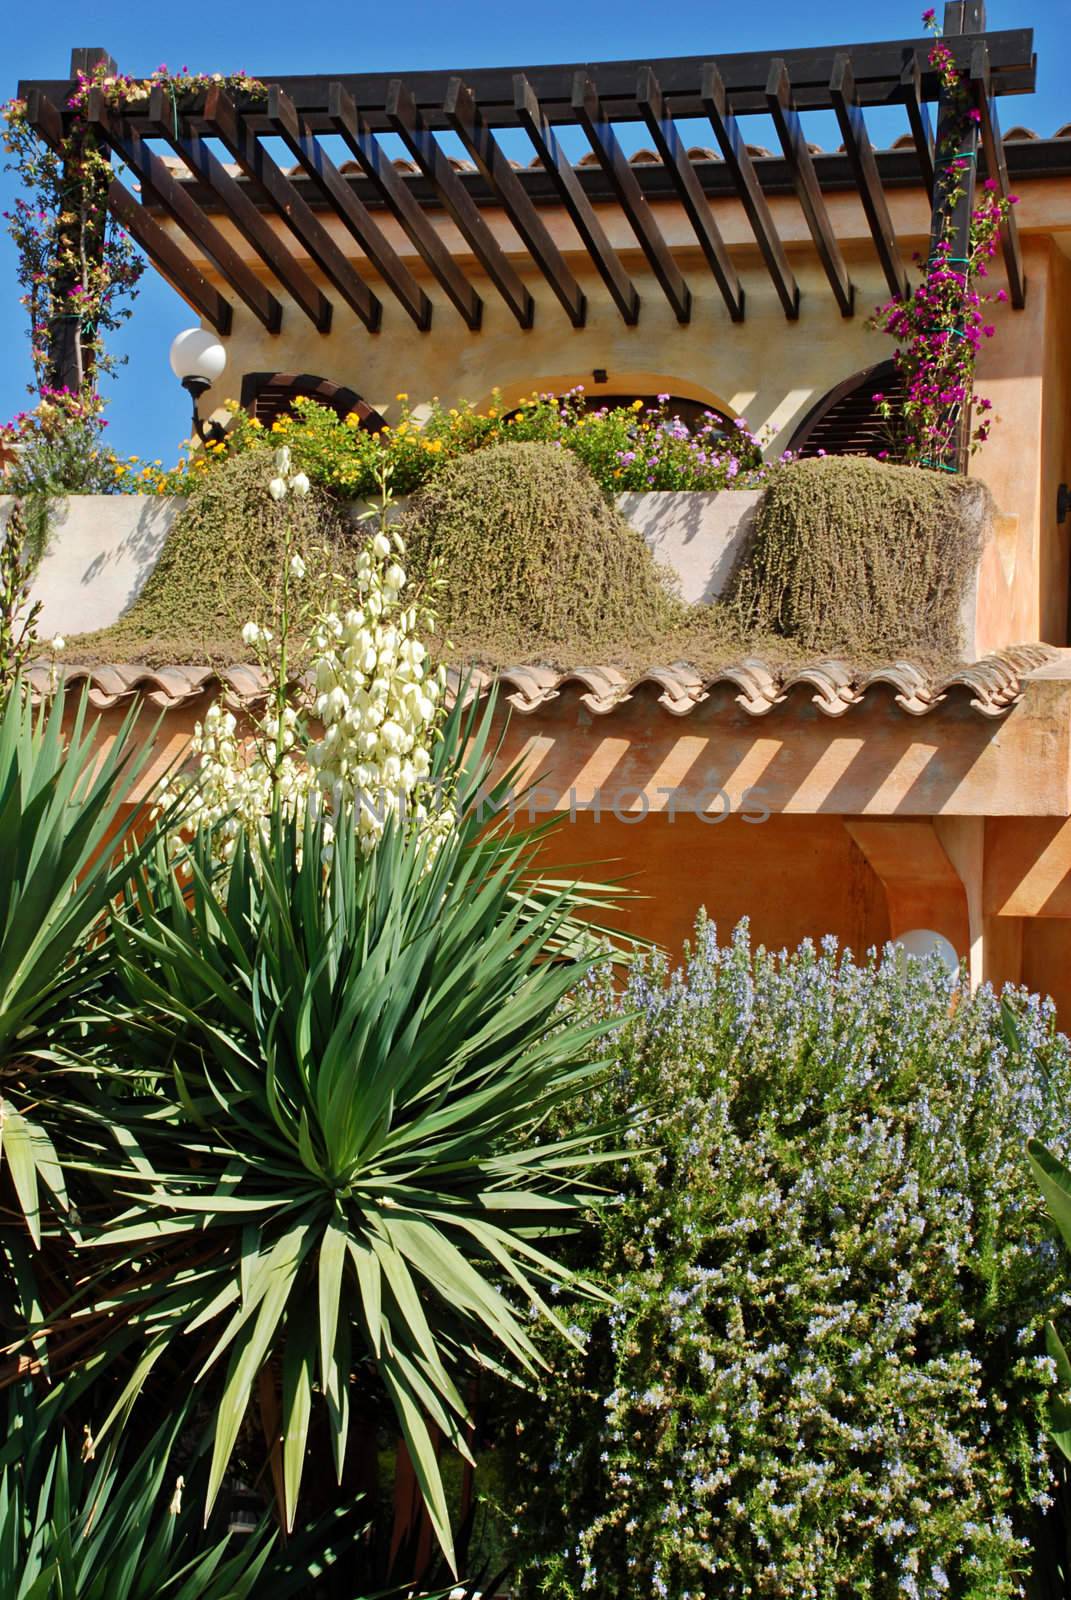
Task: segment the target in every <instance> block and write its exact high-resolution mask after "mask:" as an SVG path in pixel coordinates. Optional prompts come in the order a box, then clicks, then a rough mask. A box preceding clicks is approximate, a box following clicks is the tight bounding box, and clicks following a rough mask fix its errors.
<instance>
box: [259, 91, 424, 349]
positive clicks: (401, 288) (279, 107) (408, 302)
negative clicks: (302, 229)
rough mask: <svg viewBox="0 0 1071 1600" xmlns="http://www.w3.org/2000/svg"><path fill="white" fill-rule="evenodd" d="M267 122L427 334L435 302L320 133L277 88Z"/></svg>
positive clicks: (270, 101) (404, 307)
mask: <svg viewBox="0 0 1071 1600" xmlns="http://www.w3.org/2000/svg"><path fill="white" fill-rule="evenodd" d="M267 119H268V122H269V123H270V124H271V127H272V131H273V132H275V133H277V134H278V135H279V137H280V138H281V139H282V140H283V142H284V143H285V144H286V145H287V146H288V147H289V149H290V151H291V152H292V154H293V155H294V156H296V157H297V160H298V162H299V163H300V165H301V167H302V168H303V169H304V171H305V172H306V173H307V174H308V176H309V177H310V178H311V179H312V181H313V183H314V184H315V185H316V187H317V188H318V189H319V191H320V193H321V194H322V195H323V197H324V199H325V200H327V201H328V203H329V204H330V205H331V207H332V209H333V210H334V212H335V215H336V216H337V217H338V218H339V220H340V221H341V222H342V223H343V225H344V226H345V227H346V228H347V229H348V230H349V232H350V233H351V234H352V235H353V237H354V238H355V239H356V241H357V243H358V244H359V245H360V247H361V249H362V250H363V251H364V253H365V255H366V256H367V257H368V259H369V261H371V263H372V265H373V266H374V267H375V269H376V271H377V272H378V273H379V275H380V277H381V278H382V279H383V281H384V282H385V283H386V284H387V286H388V287H389V288H390V290H391V291H392V293H393V294H394V295H395V297H396V298H397V300H398V302H399V304H400V305H401V306H402V307H403V309H404V310H405V311H407V312H408V314H409V316H410V317H412V319H413V321H414V322H415V323H416V325H417V327H418V328H419V329H420V331H421V332H422V333H424V332H426V331H427V329H428V328H429V327H430V326H431V301H430V300H429V299H428V297H427V295H426V294H425V293H424V291H423V289H422V288H421V287H420V285H419V283H417V281H416V279H415V278H414V277H413V274H412V273H411V272H410V271H409V268H408V267H407V266H406V264H405V262H404V261H403V260H402V259H401V257H400V256H399V255H398V252H397V251H396V250H395V248H394V246H393V245H392V244H391V243H390V242H389V240H387V239H386V238H385V237H384V235H383V232H382V229H381V228H380V227H379V224H378V223H377V222H375V221H374V220H373V218H372V216H371V214H370V212H369V211H368V208H367V206H365V205H364V204H363V202H362V201H360V200H358V198H357V196H356V195H355V194H354V192H353V190H352V189H351V188H350V186H349V184H348V183H347V181H346V179H345V178H344V177H343V176H342V174H341V172H339V170H338V168H337V167H336V166H335V163H334V162H333V161H332V160H331V157H330V156H329V155H328V154H327V152H326V151H325V150H324V148H323V146H322V145H321V143H320V141H319V140H318V139H317V138H316V136H315V134H312V133H310V132H309V129H308V127H307V126H306V124H305V121H304V119H303V118H302V117H301V116H299V114H298V112H297V111H296V110H295V109H294V103H293V101H292V100H291V99H290V97H289V96H288V95H287V94H285V93H284V91H283V90H282V89H280V88H279V85H278V84H274V83H273V84H270V85H269V87H268V106H267Z"/></svg>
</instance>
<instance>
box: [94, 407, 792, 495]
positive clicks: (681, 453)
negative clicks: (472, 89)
mask: <svg viewBox="0 0 1071 1600" xmlns="http://www.w3.org/2000/svg"><path fill="white" fill-rule="evenodd" d="M397 398H398V400H399V401H400V402H401V405H402V410H401V415H400V417H399V419H398V421H397V422H396V423H394V424H393V425H391V424H388V425H387V426H386V427H384V428H383V429H382V430H381V431H380V432H378V433H371V432H369V431H368V430H366V429H364V428H361V427H360V426H359V419H358V418H357V416H356V415H351V416H349V417H339V416H338V415H337V414H336V412H334V411H332V410H330V409H329V408H328V407H326V406H321V405H318V404H317V403H316V401H314V400H309V399H306V398H297V399H295V400H294V402H293V409H292V411H291V412H287V413H284V415H283V416H281V417H279V418H278V419H277V420H276V421H275V422H274V423H273V424H272V426H271V429H270V430H267V429H264V428H263V427H261V425H260V423H259V422H258V421H257V420H256V419H255V418H253V417H250V416H248V415H247V414H246V413H245V412H244V411H242V410H240V409H239V408H238V407H232V408H231V409H232V411H233V413H234V421H233V423H232V424H231V427H230V429H229V430H228V433H227V437H226V440H225V441H224V442H223V443H222V444H221V445H219V446H214V447H210V448H209V449H207V450H203V451H195V452H194V453H193V454H192V455H191V456H190V457H189V459H188V460H185V461H183V462H181V463H180V465H179V466H177V467H175V468H173V469H172V470H171V471H168V472H164V471H161V470H160V469H159V465H158V464H156V465H153V466H142V465H141V464H140V463H134V462H131V463H128V464H127V465H126V466H125V467H123V468H122V469H121V472H122V475H123V481H124V486H126V487H129V488H130V489H131V490H132V491H134V492H136V493H141V494H144V493H146V492H152V493H156V494H189V493H190V489H191V485H193V484H195V483H196V482H197V481H198V479H199V478H200V477H203V476H205V475H206V474H208V473H210V472H212V471H213V470H215V468H216V467H218V466H219V465H220V463H221V462H223V461H225V460H227V459H228V458H229V457H232V456H234V455H241V454H244V453H245V452H246V451H249V450H263V449H265V448H270V447H271V446H274V445H278V444H281V443H285V444H288V445H289V446H290V448H291V450H292V451H293V455H294V461H295V464H296V465H297V466H298V467H299V468H300V469H301V471H302V472H305V473H307V475H308V477H309V478H310V480H311V481H312V482H313V483H315V484H319V485H320V486H321V487H322V488H324V489H326V490H327V491H328V492H329V493H331V494H334V495H338V496H340V497H342V498H346V499H358V500H359V499H368V498H370V497H371V496H373V495H374V494H375V492H376V488H377V485H378V483H379V481H380V478H381V476H382V474H383V471H384V469H386V470H387V471H389V473H390V475H391V478H392V481H393V484H394V489H395V492H396V493H398V494H411V493H412V492H413V491H414V490H416V489H420V488H421V487H422V486H423V485H425V484H427V483H428V482H430V481H431V480H432V479H433V478H434V477H435V476H436V475H437V474H438V473H439V472H440V471H442V469H443V468H444V467H447V466H448V465H449V464H450V463H451V462H455V461H458V460H460V459H461V458H462V457H463V456H467V455H471V454H472V453H473V452H474V451H477V450H484V449H487V448H489V447H492V446H494V445H500V444H508V443H518V444H533V443H537V444H555V445H559V446H560V447H561V448H562V449H565V450H568V451H569V452H570V453H571V454H573V455H575V456H576V457H577V458H578V459H579V460H580V461H582V462H583V463H584V465H585V466H586V467H587V468H588V470H589V472H590V473H591V474H592V476H593V477H594V479H595V481H596V482H597V483H598V485H599V487H600V488H601V489H602V491H603V493H604V494H605V495H606V496H607V497H608V498H609V497H610V496H611V495H614V494H618V493H621V492H622V491H624V490H626V489H640V490H646V489H724V488H731V487H733V485H734V484H735V486H736V487H737V488H745V487H747V488H753V487H754V486H755V485H756V484H757V483H761V482H763V481H764V480H765V478H766V477H767V475H768V474H769V472H770V470H771V469H770V468H769V467H767V466H766V464H765V463H764V462H763V459H762V447H761V442H760V441H759V439H758V438H757V437H756V436H755V435H754V434H753V433H751V432H750V431H749V429H748V427H747V424H746V423H745V422H744V420H743V419H742V418H740V419H738V420H737V421H736V422H735V423H732V424H726V423H725V421H724V419H723V418H721V417H720V416H717V415H716V414H715V413H714V412H708V413H707V414H706V416H705V418H703V419H701V420H700V422H699V423H698V425H697V426H696V427H695V429H694V430H690V429H689V428H687V427H685V425H684V424H683V423H682V422H680V421H679V420H678V419H677V418H676V417H673V416H670V415H669V413H668V411H667V409H666V406H665V404H664V403H663V401H664V400H668V398H669V397H668V396H664V397H663V399H662V400H660V401H659V402H658V403H657V404H656V405H653V406H648V407H644V405H643V403H642V401H639V400H637V401H635V402H633V403H632V404H631V405H626V406H615V407H613V408H610V407H607V406H603V407H600V408H599V409H598V410H594V411H592V410H589V409H588V408H587V398H586V397H585V395H584V391H583V388H582V387H578V388H576V389H574V390H572V391H571V392H570V393H569V394H567V395H563V396H560V397H559V396H555V395H552V394H546V395H533V396H532V397H531V398H530V399H528V400H522V401H521V402H520V405H519V406H518V407H517V408H516V409H515V410H514V411H512V412H507V411H506V410H505V408H504V407H503V405H502V402H501V398H500V396H499V395H498V394H497V393H496V395H495V396H494V399H493V402H492V404H491V405H490V406H488V408H487V410H486V411H477V410H476V409H475V407H474V406H471V405H467V404H466V405H461V406H450V407H449V408H447V407H446V406H443V405H440V403H439V402H438V400H435V401H433V402H432V403H431V405H430V406H427V407H422V408H421V410H422V411H423V412H425V413H426V414H425V415H424V416H423V417H422V419H421V420H417V417H416V416H415V415H414V413H413V412H411V411H410V409H409V404H408V400H409V397H408V395H404V394H401V395H398V397H397Z"/></svg>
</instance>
